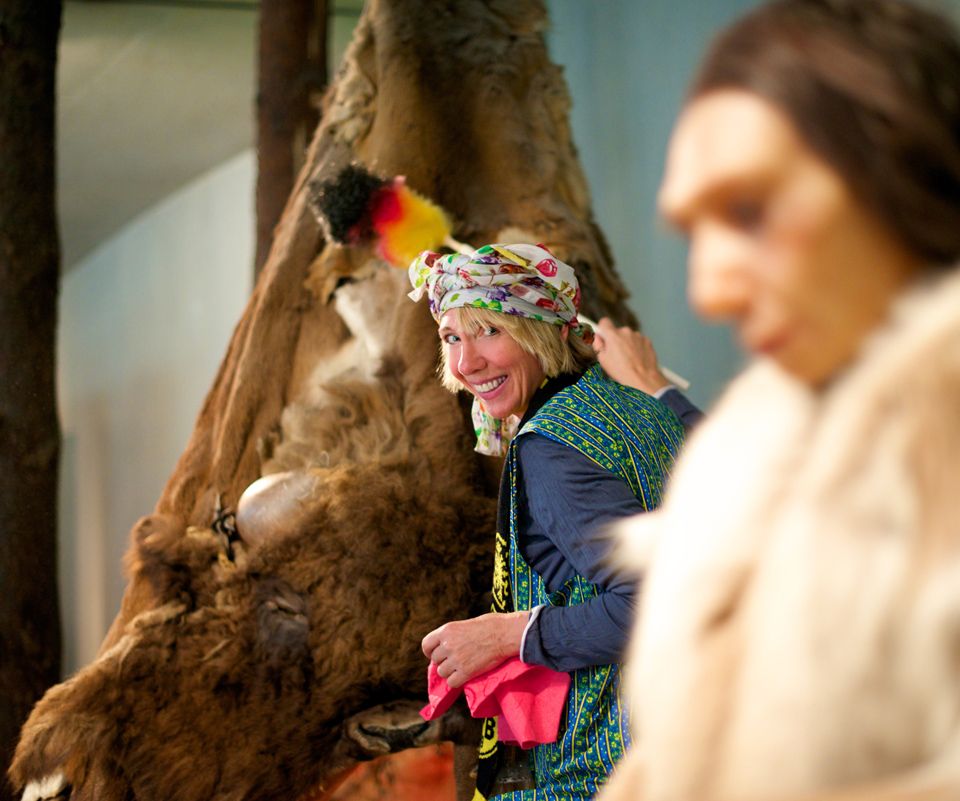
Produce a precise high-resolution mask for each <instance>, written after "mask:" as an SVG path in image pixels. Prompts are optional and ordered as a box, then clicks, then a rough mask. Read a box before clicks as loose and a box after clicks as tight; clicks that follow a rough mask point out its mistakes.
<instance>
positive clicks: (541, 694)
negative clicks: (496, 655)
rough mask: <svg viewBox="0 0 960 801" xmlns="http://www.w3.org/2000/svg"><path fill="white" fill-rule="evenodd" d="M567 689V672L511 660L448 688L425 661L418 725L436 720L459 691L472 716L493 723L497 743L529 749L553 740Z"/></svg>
mask: <svg viewBox="0 0 960 801" xmlns="http://www.w3.org/2000/svg"><path fill="white" fill-rule="evenodd" d="M569 689H570V674H569V673H559V672H557V671H556V670H551V669H550V668H546V667H543V666H542V665H525V664H524V663H523V662H521V661H520V659H519V658H517V657H513V658H512V659H508V660H507V661H506V662H502V663H501V664H499V665H497V666H496V667H495V668H492V669H490V670H488V671H486V672H485V673H481V674H480V675H478V676H474V677H473V678H472V679H470V681H468V682H467V683H466V684H464V685H463V687H458V688H452V687H450V685H449V684H447V680H446V679H444V678H442V677H441V676H440V675H439V674H438V673H437V666H436V665H435V664H434V663H433V662H431V663H430V667H429V668H428V669H427V694H428V695H429V697H430V703H428V704H427V705H426V706H425V707H424V708H423V709H421V710H420V715H421V716H422V717H423V719H424V720H433V719H434V718H437V717H440V715H442V714H443V713H444V712H446V711H447V710H448V709H449V708H450V707H451V705H452V704H453V702H454V701H456V700H457V698H458V697H459V696H460V693H461V692H463V694H464V696H465V697H466V699H467V707H468V708H469V709H470V714H471V715H472V716H473V717H475V718H492V717H497V718H499V721H498V722H497V735H498V738H499V740H500V742H503V743H515V744H516V745H519V746H520V747H521V748H531V747H532V746H534V745H539V744H541V743H552V742H555V741H556V739H557V733H558V732H559V730H560V717H561V716H562V715H563V708H564V706H565V705H566V702H567V692H568V691H569Z"/></svg>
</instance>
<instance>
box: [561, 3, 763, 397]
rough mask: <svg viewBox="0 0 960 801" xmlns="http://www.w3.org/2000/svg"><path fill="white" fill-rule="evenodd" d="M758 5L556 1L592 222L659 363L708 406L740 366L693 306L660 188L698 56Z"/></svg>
mask: <svg viewBox="0 0 960 801" xmlns="http://www.w3.org/2000/svg"><path fill="white" fill-rule="evenodd" d="M754 4H755V3H754V2H753V1H752V0H723V1H722V2H708V0H698V1H697V2H692V1H691V0H674V2H668V1H667V0H644V2H637V0H600V1H599V2H585V0H548V8H549V11H550V17H551V30H550V33H549V36H548V40H549V43H550V52H551V56H552V57H553V59H554V61H556V62H557V63H559V64H561V65H563V66H564V68H565V74H566V78H567V83H568V85H569V87H570V93H571V95H572V98H573V113H572V124H573V132H574V140H575V141H576V143H577V146H578V148H579V151H580V158H581V161H582V163H583V166H584V169H585V170H586V173H587V179H588V181H589V183H590V188H591V191H592V194H593V199H594V213H595V214H596V217H597V221H598V222H599V224H600V226H601V228H602V229H603V230H604V232H605V233H606V235H607V237H608V239H609V240H610V245H611V247H612V248H613V253H614V256H615V257H616V260H617V266H618V268H619V271H620V274H621V275H622V276H623V278H624V281H625V282H626V284H627V286H628V288H629V290H630V293H631V300H630V305H631V308H632V309H633V310H634V312H636V314H637V316H638V317H639V318H640V320H641V323H642V325H643V328H644V330H645V331H646V333H648V334H649V335H650V336H651V337H652V338H653V340H654V344H655V345H656V347H657V350H658V352H659V354H660V356H661V361H662V362H663V363H664V364H667V365H669V366H670V367H672V368H673V369H674V370H677V371H678V372H680V373H682V374H683V375H685V376H686V377H687V378H689V379H691V381H692V382H693V386H692V388H691V391H690V394H691V396H692V397H693V398H694V399H695V400H697V401H699V402H700V403H707V402H709V401H710V400H712V399H713V398H714V397H715V396H716V394H717V392H719V390H720V389H721V387H722V386H723V384H724V383H725V382H726V381H727V379H728V378H729V377H730V376H731V375H732V374H733V373H734V372H735V371H736V369H737V367H738V366H739V365H740V364H741V358H740V355H739V352H738V350H737V348H736V346H735V345H734V343H733V341H732V338H731V337H730V335H729V333H728V332H727V330H726V329H725V328H722V327H716V326H709V327H708V326H705V325H702V324H701V323H700V322H699V321H697V320H696V319H695V318H694V317H693V315H692V314H691V312H690V311H689V309H688V307H687V302H686V275H685V249H684V247H683V244H682V243H681V242H680V241H679V240H678V239H677V238H676V237H675V236H674V235H673V234H671V233H670V232H669V231H667V230H665V229H664V228H663V227H662V225H661V224H660V223H659V221H658V219H657V215H656V204H655V198H656V190H657V186H658V184H659V181H660V175H661V169H662V166H663V157H664V153H665V150H666V144H667V139H668V137H669V134H670V129H671V127H672V124H673V119H674V117H675V115H676V113H677V111H678V109H679V107H680V102H681V99H682V97H683V93H684V90H685V87H686V83H687V80H688V79H689V77H690V75H691V73H692V71H693V68H694V66H695V65H696V62H697V59H698V58H699V56H700V54H701V53H702V52H703V49H704V47H705V45H706V43H707V41H708V39H709V37H710V35H711V34H712V33H713V32H714V31H716V30H717V29H718V28H719V27H720V26H722V25H723V24H724V23H726V22H728V21H729V20H730V19H732V18H733V17H734V16H736V15H737V14H738V13H740V12H741V11H743V10H745V9H747V8H749V7H751V6H752V5H754Z"/></svg>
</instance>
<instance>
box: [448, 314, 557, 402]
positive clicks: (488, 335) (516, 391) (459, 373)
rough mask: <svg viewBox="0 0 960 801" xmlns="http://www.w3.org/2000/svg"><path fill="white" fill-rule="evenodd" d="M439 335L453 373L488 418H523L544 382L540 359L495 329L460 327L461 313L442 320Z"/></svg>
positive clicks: (449, 315) (493, 327) (492, 327)
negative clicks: (535, 393)
mask: <svg viewBox="0 0 960 801" xmlns="http://www.w3.org/2000/svg"><path fill="white" fill-rule="evenodd" d="M439 333H440V340H441V341H442V342H443V347H444V348H446V351H447V365H448V366H449V368H450V372H451V373H452V374H453V377H454V378H456V379H457V381H459V382H460V383H461V384H463V386H464V387H466V389H467V390H468V391H469V392H470V393H471V394H472V395H473V396H474V397H475V398H479V399H480V400H481V401H482V402H483V407H484V409H486V411H487V414H489V415H491V416H492V417H496V418H497V419H499V420H503V419H504V418H506V417H509V416H510V415H512V414H515V415H518V416H522V415H523V413H524V412H525V411H526V408H527V406H528V405H529V404H530V399H531V398H532V397H533V393H534V392H536V391H537V389H538V387H539V386H540V385H541V384H542V383H543V379H544V373H543V368H542V367H541V366H540V360H539V359H538V358H537V357H536V356H532V355H531V354H529V353H527V352H526V351H525V350H524V349H523V348H521V347H520V345H518V344H517V341H516V340H515V339H513V337H511V336H509V335H508V334H506V333H504V332H503V331H500V330H499V329H497V328H496V327H495V326H491V327H488V328H484V329H482V330H481V331H479V332H472V331H470V330H468V329H467V328H466V327H464V326H462V325H461V323H460V313H459V309H451V310H450V311H448V312H446V313H445V314H444V315H443V317H441V318H440V330H439Z"/></svg>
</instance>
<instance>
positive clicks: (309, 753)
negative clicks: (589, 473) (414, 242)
mask: <svg viewBox="0 0 960 801" xmlns="http://www.w3.org/2000/svg"><path fill="white" fill-rule="evenodd" d="M545 26H546V13H545V9H544V7H543V3H542V2H541V0H522V1H520V0H486V2H484V1H483V0H458V1H457V2H455V3H451V2H447V1H446V0H368V2H367V5H366V8H365V10H364V12H363V15H362V17H361V19H360V21H359V24H358V26H357V29H356V32H355V35H354V40H353V42H352V44H351V46H350V48H349V51H348V53H347V55H346V57H345V59H344V63H343V65H342V67H341V69H340V71H339V73H338V75H337V77H336V79H335V82H334V83H333V85H332V86H331V88H330V90H329V92H328V94H327V97H326V99H325V108H324V113H323V119H322V122H321V124H320V127H319V129H318V130H317V132H316V135H315V137H314V140H313V143H312V145H311V147H310V151H309V154H308V158H307V162H306V164H305V167H304V169H303V171H302V172H301V175H300V177H299V179H298V183H297V185H296V186H295V187H294V190H293V192H292V195H291V197H290V200H289V202H288V204H287V208H286V210H285V212H284V215H283V217H282V219H281V221H280V223H279V225H278V227H277V230H276V235H275V240H274V245H273V248H272V251H271V253H270V256H269V258H268V260H267V263H266V265H265V268H264V270H263V272H262V274H261V277H260V280H259V281H258V283H257V286H256V287H255V289H254V291H253V294H252V296H251V298H250V301H249V303H248V305H247V308H246V310H245V312H244V314H243V316H242V318H241V320H240V322H239V324H238V326H237V328H236V331H235V333H234V335H233V339H232V341H231V343H230V346H229V349H228V351H227V354H226V357H225V358H224V361H223V364H222V366H221V368H220V371H219V373H218V375H217V376H216V379H215V381H214V383H213V387H212V388H211V390H210V392H209V395H208V396H207V399H206V401H205V403H204V405H203V408H202V410H201V411H200V414H199V417H198V419H197V422H196V428H195V430H194V432H193V435H192V436H191V439H190V441H189V443H188V445H187V447H186V450H185V451H184V453H183V455H182V456H181V458H180V460H179V462H178V464H177V465H176V467H175V469H174V471H173V474H172V476H171V477H170V479H169V481H168V483H167V485H166V487H165V489H164V491H163V494H162V495H161V497H160V499H159V501H158V502H157V505H156V508H155V509H154V510H153V512H152V513H150V514H149V515H147V516H146V517H144V518H142V519H141V520H140V521H139V522H138V523H137V524H136V525H135V527H134V529H133V531H132V532H131V541H130V548H129V552H128V555H127V560H126V567H127V571H128V578H129V584H128V587H127V590H126V593H125V596H124V600H123V604H122V609H121V611H120V614H119V616H118V617H117V619H116V620H115V621H114V623H113V625H112V627H111V629H110V631H109V633H108V635H107V638H106V640H105V642H104V643H103V646H102V648H101V651H100V653H99V655H98V657H97V659H96V660H95V661H94V662H93V663H92V664H90V665H88V666H87V667H85V668H83V669H82V670H80V671H79V672H78V673H77V674H76V675H74V676H73V677H72V678H70V679H69V680H67V681H65V682H64V683H62V684H60V685H58V686H56V687H54V688H52V689H51V690H50V691H49V692H48V693H47V694H46V696H45V697H44V698H43V699H42V701H41V702H40V703H39V704H38V705H37V706H36V708H35V709H34V711H33V713H32V715H31V716H30V718H29V720H28V722H27V723H26V725H25V727H24V729H23V733H22V738H21V741H20V744H19V746H18V749H17V753H16V758H15V760H14V763H13V766H12V768H11V772H10V776H11V779H12V781H13V782H14V784H15V785H16V786H17V787H18V788H26V791H25V794H24V798H27V799H29V800H30V801H35V800H36V799H43V798H64V799H65V798H70V799H77V800H78V801H79V799H97V801H130V799H136V801H210V799H218V800H219V801H227V799H230V800H231V801H232V800H234V799H236V801H240V799H257V800H258V801H270V800H271V799H284V800H285V801H287V800H288V799H293V798H297V797H298V796H301V795H302V794H304V793H307V792H308V791H311V788H316V787H317V786H329V785H330V784H331V783H332V780H333V777H334V776H335V775H338V774H340V773H342V772H343V771H344V770H345V769H347V768H349V767H350V766H351V765H353V764H355V763H356V762H357V761H358V760H362V759H368V758H370V757H371V756H373V755H376V754H378V753H386V752H388V751H391V750H396V749H399V748H406V747H410V746H417V745H422V744H425V743H431V742H437V741H438V740H440V739H456V738H457V725H458V724H455V723H453V722H449V721H448V722H441V723H439V724H431V725H430V726H427V725H426V724H424V723H423V722H422V721H420V720H419V718H416V716H415V710H416V708H417V707H418V705H419V704H420V703H422V702H423V698H424V694H425V686H424V678H425V667H426V665H425V660H424V659H423V656H422V654H421V653H420V649H419V643H420V639H421V638H422V636H423V635H424V634H425V633H426V632H427V631H429V630H431V629H432V628H434V627H435V626H437V625H439V624H441V623H443V622H445V621H446V620H449V619H453V618H461V617H465V616H468V615H471V614H475V613H478V612H480V611H485V604H486V593H487V590H488V589H489V582H490V570H491V562H492V534H493V519H494V507H495V497H494V496H495V484H496V480H495V479H496V470H497V467H498V466H497V465H496V464H488V463H486V462H485V461H484V460H485V459H487V457H480V456H477V455H476V454H475V453H474V452H473V451H472V444H473V443H472V440H471V428H470V424H469V419H468V418H469V415H468V413H467V406H466V405H465V402H464V401H463V399H458V398H457V397H455V396H453V395H450V394H448V393H447V392H446V391H445V390H443V389H442V388H441V387H440V385H439V383H438V381H437V379H436V375H435V370H436V356H437V337H436V328H435V325H434V323H433V321H432V320H431V319H430V317H429V314H428V312H427V309H426V308H425V305H424V304H418V305H415V304H413V303H411V302H410V301H409V300H407V298H406V297H405V292H406V289H407V287H405V285H404V284H405V280H406V278H405V274H404V272H403V271H402V270H396V269H393V268H390V267H387V266H386V265H385V264H384V263H383V262H381V261H379V260H378V258H377V257H376V255H375V254H374V252H373V251H372V250H371V249H369V248H366V247H342V246H338V245H335V244H332V243H329V242H326V241H324V238H323V234H322V230H321V227H320V226H319V224H318V222H317V218H316V216H315V214H314V210H313V207H312V204H311V197H312V195H313V193H314V192H315V189H316V187H317V186H318V185H319V184H320V183H322V182H323V181H324V180H326V179H328V178H330V177H331V176H333V175H335V174H337V173H338V172H339V171H340V170H341V169H342V168H343V167H344V166H345V165H347V164H349V163H352V162H359V163H361V164H363V165H365V166H366V167H367V168H368V169H370V170H371V171H373V172H375V173H377V174H379V175H383V176H394V175H405V176H406V177H407V182H408V184H409V185H410V186H411V187H413V188H414V189H416V190H417V191H419V192H420V193H422V194H423V195H425V196H427V197H429V198H432V199H433V200H434V201H435V202H437V203H439V204H440V205H441V206H443V207H444V208H445V209H446V210H447V211H448V212H449V214H450V215H451V218H452V220H453V224H454V234H455V236H456V238H457V239H459V240H461V241H463V242H468V243H472V244H474V245H480V244H484V243H488V242H495V241H530V242H543V243H547V244H548V245H549V246H550V247H551V249H553V250H554V252H556V254H557V255H558V256H559V257H560V258H562V259H564V260H566V261H568V262H569V263H571V264H573V265H574V266H575V267H576V268H577V270H578V272H579V274H580V276H581V279H582V281H583V285H584V311H585V312H586V313H587V314H589V315H591V316H597V315H600V314H609V315H611V316H613V317H614V319H616V320H619V321H621V322H630V321H631V320H632V318H631V316H630V314H629V312H628V311H627V309H626V307H625V306H624V305H623V299H624V295H625V293H624V290H623V288H622V286H621V284H620V283H619V281H618V279H617V277H616V275H615V273H614V272H613V270H612V266H611V263H610V258H609V254H608V252H607V249H606V246H605V244H604V242H603V239H602V237H601V235H600V233H599V231H598V229H597V227H596V225H595V224H594V222H593V219H592V214H591V210H590V204H589V197H588V191H587V186H586V183H585V180H584V176H583V173H582V170H581V168H580V166H579V164H578V162H577V158H576V154H575V151H574V148H573V145H572V142H571V136H570V129H569V123H568V111H569V102H570V101H569V97H568V94H567V90H566V88H565V85H564V82H563V79H562V75H561V71H560V69H559V68H558V67H556V66H555V65H554V64H552V63H551V62H550V61H549V59H548V56H547V53H546V48H545V44H544V38H543V35H544V29H545ZM262 476H272V477H273V482H272V484H271V486H269V487H268V488H267V489H266V490H264V492H263V494H262V495H261V500H265V502H264V503H262V504H260V506H259V507H258V509H259V511H258V512H257V514H260V515H261V517H260V518H258V526H257V531H258V532H260V534H261V535H258V537H257V538H255V539H254V540H253V541H250V540H244V539H243V538H242V537H241V538H240V539H237V537H236V536H235V535H234V533H233V532H234V529H233V527H232V526H231V525H230V520H231V518H230V512H231V511H232V510H235V509H236V506H237V502H238V499H239V498H240V496H241V493H243V492H244V490H245V489H246V488H247V487H248V486H249V485H250V484H251V483H252V482H254V481H255V480H257V479H259V478H261V477H262ZM240 531H241V532H242V531H243V526H240ZM316 797H320V796H319V795H317V796H316Z"/></svg>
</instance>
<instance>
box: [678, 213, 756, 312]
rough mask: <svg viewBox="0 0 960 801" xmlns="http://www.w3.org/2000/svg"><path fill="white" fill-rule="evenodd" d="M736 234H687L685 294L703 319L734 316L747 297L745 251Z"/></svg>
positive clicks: (745, 305)
mask: <svg viewBox="0 0 960 801" xmlns="http://www.w3.org/2000/svg"><path fill="white" fill-rule="evenodd" d="M743 251H744V249H743V247H742V246H741V243H739V242H738V241H737V237H735V236H733V235H730V234H726V235H725V234H724V233H723V232H722V231H717V230H704V231H699V232H696V233H694V234H693V235H692V236H691V238H690V249H689V253H688V255H687V264H688V276H687V297H688V298H689V300H690V305H691V306H692V307H693V309H694V311H695V312H696V313H697V314H698V315H700V317H702V318H703V319H705V320H710V321H721V320H735V319H737V318H739V317H741V316H742V315H743V314H744V312H745V311H746V309H747V306H748V305H749V301H750V281H749V272H748V269H747V260H746V254H745V253H744V252H743Z"/></svg>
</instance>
